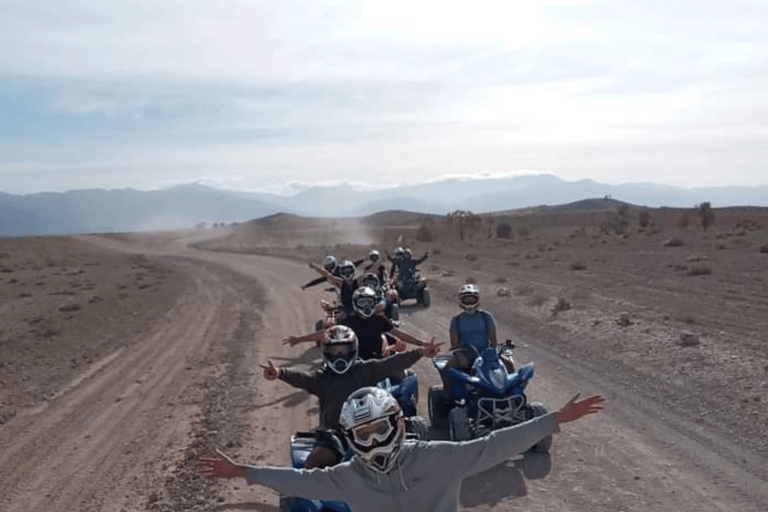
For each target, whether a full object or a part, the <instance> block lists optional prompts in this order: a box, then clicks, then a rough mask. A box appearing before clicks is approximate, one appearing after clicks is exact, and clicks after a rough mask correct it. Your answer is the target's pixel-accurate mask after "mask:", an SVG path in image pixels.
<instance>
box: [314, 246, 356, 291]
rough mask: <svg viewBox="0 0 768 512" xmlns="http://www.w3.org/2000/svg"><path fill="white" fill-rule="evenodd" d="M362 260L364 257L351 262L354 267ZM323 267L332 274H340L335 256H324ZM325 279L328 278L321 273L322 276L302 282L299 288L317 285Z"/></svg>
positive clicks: (337, 275) (338, 275)
mask: <svg viewBox="0 0 768 512" xmlns="http://www.w3.org/2000/svg"><path fill="white" fill-rule="evenodd" d="M364 261H365V259H359V260H357V261H353V262H352V264H353V265H354V266H355V267H358V266H359V265H361V264H362V263H363V262H364ZM323 268H324V269H325V270H327V271H328V272H330V273H331V274H333V275H334V276H336V277H341V276H340V274H339V271H340V266H339V264H338V261H337V260H336V257H335V256H333V255H330V254H329V255H328V256H326V257H325V259H323ZM327 280H328V278H327V277H326V276H324V275H322V276H320V277H318V278H316V279H313V280H312V281H310V282H308V283H306V284H303V285H302V286H301V289H302V290H306V289H307V288H309V287H311V286H315V285H318V284H320V283H324V282H325V281H327Z"/></svg>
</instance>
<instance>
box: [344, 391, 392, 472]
mask: <svg viewBox="0 0 768 512" xmlns="http://www.w3.org/2000/svg"><path fill="white" fill-rule="evenodd" d="M339 423H340V425H341V428H342V429H344V434H345V436H346V437H347V440H348V441H349V445H350V446H351V447H352V450H354V452H355V454H356V455H357V456H358V457H359V458H360V460H361V461H362V462H363V463H365V464H366V465H367V466H368V467H370V468H371V469H373V470H374V471H377V472H379V473H387V472H389V471H390V470H391V469H392V468H393V467H394V465H395V462H396V461H397V456H398V455H399V454H400V450H401V448H402V447H403V442H404V441H405V419H404V417H403V411H402V409H401V408H400V404H398V403H397V400H395V397H393V396H392V395H391V394H390V393H389V392H388V391H385V390H383V389H381V388H377V387H364V388H360V389H358V390H357V391H355V392H354V393H352V394H351V395H349V397H348V398H347V400H346V402H344V405H343V406H342V408H341V416H340V417H339Z"/></svg>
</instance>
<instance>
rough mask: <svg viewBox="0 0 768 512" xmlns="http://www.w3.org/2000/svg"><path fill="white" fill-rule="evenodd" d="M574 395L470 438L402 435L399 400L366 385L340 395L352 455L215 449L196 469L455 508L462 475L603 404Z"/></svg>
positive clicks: (351, 501)
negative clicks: (327, 457)
mask: <svg viewBox="0 0 768 512" xmlns="http://www.w3.org/2000/svg"><path fill="white" fill-rule="evenodd" d="M578 397H579V395H576V396H574V397H573V398H571V399H570V400H569V401H568V402H567V403H566V404H565V405H564V406H563V407H561V408H560V409H559V410H558V411H557V412H553V413H548V414H546V415H544V416H539V417H537V418H535V419H532V420H530V421H527V422H525V423H520V424H518V425H515V426H512V427H507V428H503V429H499V430H496V431H494V432H491V433H490V434H488V435H487V436H484V437H479V438H477V439H473V440H471V441H462V442H453V441H405V440H404V438H405V425H404V419H403V415H402V411H401V410H400V407H399V406H398V405H397V401H396V400H394V398H393V397H392V395H389V393H387V392H386V391H384V390H382V389H379V388H363V389H360V390H358V391H356V392H355V393H353V394H352V395H351V396H350V397H349V399H348V400H347V401H346V402H345V404H344V406H343V407H342V411H341V417H340V419H339V423H340V425H341V427H342V428H343V429H344V435H345V437H346V439H347V442H348V443H349V444H350V446H351V447H352V449H353V450H354V452H355V457H353V458H352V460H350V461H347V462H343V463H341V464H338V465H336V466H333V467H327V468H324V469H314V470H306V469H294V468H280V467H268V466H252V465H246V464H237V463H235V462H234V461H233V460H232V459H230V458H229V457H227V456H226V455H224V454H223V453H221V452H219V456H218V457H204V458H201V459H199V460H198V462H197V469H198V471H200V473H202V474H203V475H204V476H206V477H208V478H245V480H246V482H248V483H249V484H260V485H264V486H266V487H269V488H271V489H274V490H275V491H277V492H280V493H283V494H287V495H290V496H300V497H304V498H309V499H320V500H338V501H344V502H346V503H347V504H348V505H349V507H350V509H351V510H352V511H353V512H363V511H365V512H391V511H394V510H407V511H409V512H457V511H458V510H459V497H460V493H461V482H462V480H464V479H465V478H467V477H469V476H471V475H473V474H476V473H479V472H481V471H485V470H487V469H489V468H492V467H493V466H496V465H498V464H500V463H502V462H504V461H507V460H509V459H510V458H512V457H514V456H515V455H517V454H519V453H522V452H524V451H526V450H527V449H529V448H530V447H532V446H533V445H535V444H536V443H537V442H539V441H540V440H542V439H544V438H545V437H547V436H549V435H551V434H553V433H555V432H558V431H559V425H562V424H564V423H569V422H572V421H575V420H578V419H579V418H582V417H584V416H587V415H590V414H595V413H598V412H599V411H600V410H602V408H603V403H604V399H603V397H601V396H600V395H595V396H590V397H588V398H585V399H583V400H579V399H578Z"/></svg>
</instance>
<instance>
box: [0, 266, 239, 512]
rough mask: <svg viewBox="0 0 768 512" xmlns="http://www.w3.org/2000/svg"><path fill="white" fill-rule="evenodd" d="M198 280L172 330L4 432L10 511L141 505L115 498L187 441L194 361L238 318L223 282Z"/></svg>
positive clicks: (172, 318) (0, 462)
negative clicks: (187, 396) (162, 453)
mask: <svg viewBox="0 0 768 512" xmlns="http://www.w3.org/2000/svg"><path fill="white" fill-rule="evenodd" d="M185 265H186V266H187V267H189V266H190V265H189V264H188V263H187V264H185ZM188 271H191V269H189V268H188ZM195 273H196V275H197V277H196V283H195V286H194V287H193V288H190V289H188V290H187V292H186V293H185V295H184V296H183V297H182V300H180V301H179V303H178V304H177V306H176V307H175V308H174V310H173V311H172V312H170V313H169V318H168V322H167V323H166V324H164V325H161V326H158V329H157V330H156V331H155V332H154V333H153V334H151V335H149V336H147V337H146V338H145V339H143V340H138V341H137V342H135V343H133V344H132V345H131V346H130V347H127V348H126V349H125V351H124V353H122V354H121V355H120V356H119V357H117V358H116V359H115V361H113V362H110V363H108V364H106V365H105V367H104V368H103V369H101V370H100V371H98V372H96V373H95V374H94V375H93V376H92V377H91V378H89V379H86V380H84V381H83V382H82V383H80V385H79V386H77V387H76V388H74V389H73V390H72V391H70V392H69V393H65V394H63V395H62V396H61V397H60V398H58V399H57V400H55V401H54V402H53V403H51V404H49V405H48V407H46V408H44V409H43V410H41V411H39V412H38V413H37V414H32V415H31V416H23V417H22V418H19V421H16V422H13V424H10V425H7V426H6V427H7V428H6V429H4V430H5V431H6V432H9V433H12V434H14V437H13V444H12V445H10V446H7V449H4V450H3V454H2V456H0V467H2V468H7V467H13V471H12V472H6V471H3V474H2V478H1V479H0V480H2V482H3V483H2V487H1V488H0V494H1V495H3V496H5V498H4V499H5V503H4V504H3V510H6V511H8V512H12V511H15V510H121V503H122V502H123V501H124V500H126V499H127V500H129V501H131V500H133V501H137V500H140V499H142V497H141V496H130V495H126V496H116V495H115V494H116V493H118V492H123V493H124V492H125V488H126V487H128V486H127V485H121V484H127V482H128V481H129V480H130V478H129V477H133V478H134V479H136V478H138V477H139V476H140V475H138V474H137V473H139V472H140V471H141V470H142V467H141V466H142V463H143V462H144V461H146V460H147V459H148V458H151V453H152V452H153V451H157V450H168V449H169V448H172V447H174V446H175V447H180V446H181V445H183V443H184V442H185V441H186V440H185V439H184V437H185V436H186V434H187V432H188V430H189V428H188V424H189V422H190V421H191V417H192V414H193V413H194V406H184V405H181V406H179V404H183V403H184V400H183V394H184V393H185V392H187V391H188V389H189V388H190V386H191V385H192V379H191V377H190V376H189V375H186V373H189V372H188V370H187V367H188V364H189V363H188V361H189V360H190V359H202V358H203V357H204V356H205V351H206V349H207V348H208V346H209V344H210V343H211V342H212V341H213V339H214V337H215V336H216V335H217V334H218V329H219V327H220V326H222V325H227V322H226V321H227V320H231V319H232V316H233V315H232V312H231V308H230V307H228V306H227V304H233V303H234V302H233V301H227V300H225V294H224V288H223V287H222V286H221V283H220V281H219V280H218V278H217V277H216V275H215V274H213V273H211V272H209V271H205V270H203V271H201V270H200V269H196V270H195ZM208 329H212V331H211V333H209V334H206V331H207V330H208ZM211 334H213V335H211ZM179 409H181V411H179ZM179 412H181V416H182V417H181V418H177V415H178V414H179ZM3 444H4V445H5V444H6V443H3ZM137 463H139V464H138V466H136V464H137ZM6 473H7V474H6ZM129 494H130V493H129Z"/></svg>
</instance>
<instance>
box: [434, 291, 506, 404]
mask: <svg viewBox="0 0 768 512" xmlns="http://www.w3.org/2000/svg"><path fill="white" fill-rule="evenodd" d="M458 300H459V306H461V308H462V309H463V310H464V311H462V312H461V313H459V314H458V315H456V316H454V317H453V318H451V325H450V328H449V332H450V336H451V351H452V352H453V354H452V355H451V358H450V359H449V360H448V363H447V364H446V365H445V372H443V373H442V375H443V388H444V389H445V390H446V391H447V392H449V393H450V381H449V379H448V374H449V370H450V369H451V368H461V369H463V370H468V369H469V368H471V367H472V363H473V362H474V361H475V359H476V358H477V356H478V355H479V354H480V352H481V351H482V350H483V349H484V348H485V347H487V346H489V345H492V346H498V339H497V337H496V321H495V320H494V318H493V315H492V314H491V313H489V312H488V311H485V310H484V309H480V290H479V289H478V287H477V286H476V285H474V284H465V285H463V286H461V287H460V288H459V293H458ZM501 360H502V361H503V363H504V366H506V368H507V371H508V372H509V373H513V372H514V371H515V364H514V362H513V361H511V360H510V359H508V358H505V357H502V358H501Z"/></svg>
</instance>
